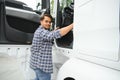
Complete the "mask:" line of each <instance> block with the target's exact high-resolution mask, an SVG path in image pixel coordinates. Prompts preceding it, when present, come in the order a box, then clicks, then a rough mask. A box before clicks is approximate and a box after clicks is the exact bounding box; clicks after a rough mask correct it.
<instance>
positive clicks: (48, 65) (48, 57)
mask: <svg viewBox="0 0 120 80" xmlns="http://www.w3.org/2000/svg"><path fill="white" fill-rule="evenodd" d="M51 22H52V16H51V15H49V14H44V15H43V16H42V17H41V19H40V24H41V25H40V26H39V27H38V29H37V30H36V31H35V33H34V37H33V42H32V47H31V59H30V67H31V68H32V69H33V70H34V71H35V73H36V79H35V80H51V73H53V64H52V42H53V39H57V38H61V37H62V36H64V35H66V34H67V33H68V32H69V31H70V30H72V28H73V24H71V25H69V26H66V27H64V28H61V29H57V30H54V31H49V28H50V27H51Z"/></svg>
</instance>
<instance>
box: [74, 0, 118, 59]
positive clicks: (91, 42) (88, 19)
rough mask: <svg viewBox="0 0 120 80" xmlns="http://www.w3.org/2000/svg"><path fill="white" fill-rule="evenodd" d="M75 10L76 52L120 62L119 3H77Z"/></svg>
mask: <svg viewBox="0 0 120 80" xmlns="http://www.w3.org/2000/svg"><path fill="white" fill-rule="evenodd" d="M78 2H79V3H78ZM74 9H75V10H74V11H75V12H74V22H75V23H74V26H75V27H74V34H75V35H74V37H75V38H74V49H75V50H76V52H77V53H78V54H83V55H86V56H93V57H97V58H102V59H106V60H110V61H111V60H113V61H118V60H119V45H120V44H119V0H109V1H108V0H84V1H83V0H75V8H74Z"/></svg>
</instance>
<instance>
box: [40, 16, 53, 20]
mask: <svg viewBox="0 0 120 80" xmlns="http://www.w3.org/2000/svg"><path fill="white" fill-rule="evenodd" d="M45 16H47V17H49V18H50V19H51V21H52V20H53V17H52V16H51V15H50V14H43V15H42V16H41V18H40V21H42V20H43V19H44V17H45Z"/></svg>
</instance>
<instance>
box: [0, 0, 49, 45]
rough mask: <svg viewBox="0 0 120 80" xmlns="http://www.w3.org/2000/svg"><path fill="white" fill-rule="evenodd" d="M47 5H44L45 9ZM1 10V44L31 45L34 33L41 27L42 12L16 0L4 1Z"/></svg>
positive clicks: (0, 6)
mask: <svg viewBox="0 0 120 80" xmlns="http://www.w3.org/2000/svg"><path fill="white" fill-rule="evenodd" d="M45 1H46V0H45ZM46 3H47V2H46ZM46 3H44V5H43V6H44V8H45V7H46V6H45V4H46ZM47 7H48V6H47ZM0 8H1V9H0V12H1V17H0V19H1V21H0V23H1V25H0V30H1V31H0V32H1V33H0V43H1V44H4V43H5V44H31V42H32V37H33V33H34V31H35V30H36V29H37V27H38V26H39V25H40V24H39V20H40V15H41V14H42V12H40V11H35V10H33V9H32V8H30V7H28V6H27V4H25V3H23V2H20V1H16V0H2V1H1V4H0ZM41 11H42V10H41Z"/></svg>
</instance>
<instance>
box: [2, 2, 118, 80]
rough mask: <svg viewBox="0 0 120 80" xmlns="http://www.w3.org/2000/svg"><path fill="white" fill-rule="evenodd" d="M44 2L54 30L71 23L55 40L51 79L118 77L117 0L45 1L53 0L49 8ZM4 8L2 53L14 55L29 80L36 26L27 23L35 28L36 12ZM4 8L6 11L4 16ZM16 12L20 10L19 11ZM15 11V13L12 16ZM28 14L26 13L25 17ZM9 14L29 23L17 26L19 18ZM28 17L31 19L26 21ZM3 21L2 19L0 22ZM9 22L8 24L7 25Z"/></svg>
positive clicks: (84, 79) (108, 78)
mask: <svg viewBox="0 0 120 80" xmlns="http://www.w3.org/2000/svg"><path fill="white" fill-rule="evenodd" d="M43 1H44V0H43ZM45 1H46V2H44V3H46V4H47V6H46V5H45V6H44V8H47V11H48V12H49V11H52V15H53V17H54V18H55V20H54V21H55V22H54V25H53V27H52V28H53V29H54V28H55V27H56V26H61V27H64V26H66V25H68V24H70V23H72V22H74V28H73V30H72V31H70V32H69V33H68V34H67V35H66V36H64V37H62V38H60V39H57V40H55V41H54V46H53V62H54V70H55V71H54V73H55V74H53V76H52V79H53V80H120V48H119V47H120V43H119V42H120V38H119V37H120V31H119V30H120V29H119V9H120V6H119V4H120V0H48V1H51V2H52V8H50V7H51V5H48V4H49V3H51V2H49V3H47V0H45ZM2 3H3V2H1V3H0V5H1V4H2ZM1 8H2V5H1ZM27 9H28V8H27ZM6 10H7V11H5V10H4V9H1V11H0V13H1V15H3V17H2V16H1V17H0V19H1V22H0V23H5V24H0V30H1V31H0V43H1V45H0V53H1V56H6V55H7V57H6V58H8V56H12V57H13V58H15V59H16V58H17V61H18V63H19V64H21V66H22V70H23V72H24V75H25V79H26V80H31V79H33V77H34V73H33V72H32V70H31V69H29V66H28V65H29V55H30V44H31V40H32V35H33V32H34V30H35V29H36V28H35V27H32V26H31V27H30V25H35V26H36V27H38V25H39V24H38V19H39V17H38V14H36V13H35V12H32V11H30V10H27V11H26V10H23V9H22V10H21V9H13V7H12V8H11V7H6ZM3 11H5V12H6V15H7V17H8V18H7V19H6V18H5V19H4V16H5V15H4V13H3ZM16 11H17V12H18V11H20V14H18V13H17V12H16ZM14 12H15V14H16V13H17V14H16V15H13V13H14ZM22 13H23V14H22ZM37 13H40V12H37ZM28 14H29V16H27V15H28ZM33 15H34V16H33ZM17 16H18V17H17ZM11 17H13V20H14V18H16V17H17V18H20V17H22V18H23V19H24V20H25V21H28V23H27V24H30V25H28V26H24V27H22V26H23V25H25V24H24V22H25V21H24V22H23V23H22V24H21V25H22V26H19V25H17V24H19V22H18V23H17V24H15V23H16V22H17V21H19V20H15V21H13V20H9V18H10V19H12V18H11ZM20 19H21V18H20ZM23 19H22V20H23ZM31 19H32V21H29V20H31ZM4 20H5V22H3V21H4ZM22 20H21V21H22ZM6 22H7V23H6ZM8 22H10V23H9V24H8ZM12 22H13V23H14V24H13V23H12ZM31 22H33V23H31ZM34 23H35V24H34ZM5 25H6V26H5ZM10 25H11V27H10ZM16 25H17V27H16ZM1 26H5V27H1ZM9 27H10V28H9ZM11 28H14V29H17V30H19V31H18V32H19V33H18V32H15V33H14V30H12V29H11ZM8 29H9V30H8ZM21 31H22V32H24V33H21ZM19 34H20V35H19ZM23 43H24V45H23ZM5 54H6V55H5ZM18 63H16V64H18ZM20 68H21V67H20ZM0 72H2V70H1V71H0ZM11 75H12V74H11ZM1 79H2V78H1ZM11 80H13V79H11ZM17 80H18V79H17ZM20 80H22V79H20Z"/></svg>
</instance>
